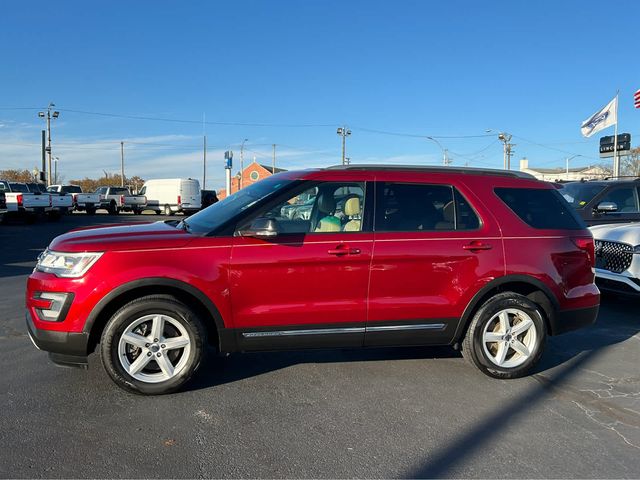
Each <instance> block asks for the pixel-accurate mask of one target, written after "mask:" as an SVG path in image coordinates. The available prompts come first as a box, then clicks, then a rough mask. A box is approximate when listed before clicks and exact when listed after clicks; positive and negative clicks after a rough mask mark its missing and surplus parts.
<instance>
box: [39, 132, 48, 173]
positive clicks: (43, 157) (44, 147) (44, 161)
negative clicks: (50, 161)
mask: <svg viewBox="0 0 640 480" xmlns="http://www.w3.org/2000/svg"><path fill="white" fill-rule="evenodd" d="M46 144H47V132H46V131H45V130H42V173H41V174H40V178H39V180H40V181H41V182H44V180H45V175H44V174H45V172H46V171H47V165H46V158H45V157H46V150H47V147H46Z"/></svg>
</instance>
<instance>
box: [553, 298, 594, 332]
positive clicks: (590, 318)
mask: <svg viewBox="0 0 640 480" xmlns="http://www.w3.org/2000/svg"><path fill="white" fill-rule="evenodd" d="M599 309H600V305H594V306H593V307H586V308H577V309H572V310H559V311H557V312H556V314H555V315H554V316H553V318H551V319H550V322H549V323H550V326H551V332H550V333H551V335H562V334H563V333H567V332H571V331H573V330H578V329H580V328H584V327H588V326H590V325H593V324H594V323H596V319H597V318H598V310H599Z"/></svg>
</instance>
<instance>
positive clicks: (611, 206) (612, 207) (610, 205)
mask: <svg viewBox="0 0 640 480" xmlns="http://www.w3.org/2000/svg"><path fill="white" fill-rule="evenodd" d="M596 211H597V212H598V213H607V212H617V211H618V205H616V204H615V202H600V203H599V204H598V206H597V207H596Z"/></svg>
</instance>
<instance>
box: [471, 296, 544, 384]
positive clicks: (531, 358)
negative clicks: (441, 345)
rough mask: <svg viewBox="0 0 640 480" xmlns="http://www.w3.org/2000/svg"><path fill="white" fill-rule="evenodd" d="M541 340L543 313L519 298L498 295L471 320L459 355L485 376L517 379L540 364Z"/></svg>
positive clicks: (524, 299)
mask: <svg viewBox="0 0 640 480" xmlns="http://www.w3.org/2000/svg"><path fill="white" fill-rule="evenodd" d="M505 325H506V326H507V328H506V331H505V327H504V326H505ZM518 325H521V327H519V328H518ZM525 325H527V327H526V328H525ZM514 333H515V335H514ZM493 339H495V340H496V341H495V342H494V341H491V340H493ZM487 340H488V341H487ZM545 340H546V327H545V323H544V310H542V308H541V307H540V306H539V305H537V304H536V303H534V302H532V301H531V300H529V299H528V298H527V297H525V296H523V295H519V294H517V293H514V292H505V293H499V294H497V295H495V296H494V297H492V298H490V299H489V300H487V301H486V302H485V303H484V304H483V305H482V307H480V309H478V311H477V312H476V314H475V315H474V316H473V319H472V320H471V324H470V325H469V328H468V329H467V332H466V335H465V337H464V340H463V343H462V355H463V356H464V357H465V359H467V360H468V361H469V362H470V363H471V364H472V365H474V366H475V367H477V368H478V369H479V370H480V371H481V372H482V373H484V374H485V375H488V376H490V377H493V378H500V379H511V378H519V377H523V376H525V375H526V374H527V373H528V372H529V371H530V370H531V369H532V368H533V367H534V366H535V365H536V363H537V362H538V360H540V356H541V355H542V351H543V348H544V344H545ZM523 347H524V348H523ZM525 352H527V353H528V355H525Z"/></svg>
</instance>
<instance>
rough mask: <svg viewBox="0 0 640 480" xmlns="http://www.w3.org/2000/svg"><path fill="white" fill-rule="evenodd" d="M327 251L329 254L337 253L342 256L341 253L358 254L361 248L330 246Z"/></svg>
mask: <svg viewBox="0 0 640 480" xmlns="http://www.w3.org/2000/svg"><path fill="white" fill-rule="evenodd" d="M327 253H328V254H329V255H336V256H341V255H358V254H359V253H360V249H359V248H346V247H342V248H330V249H329V250H328V251H327Z"/></svg>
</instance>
